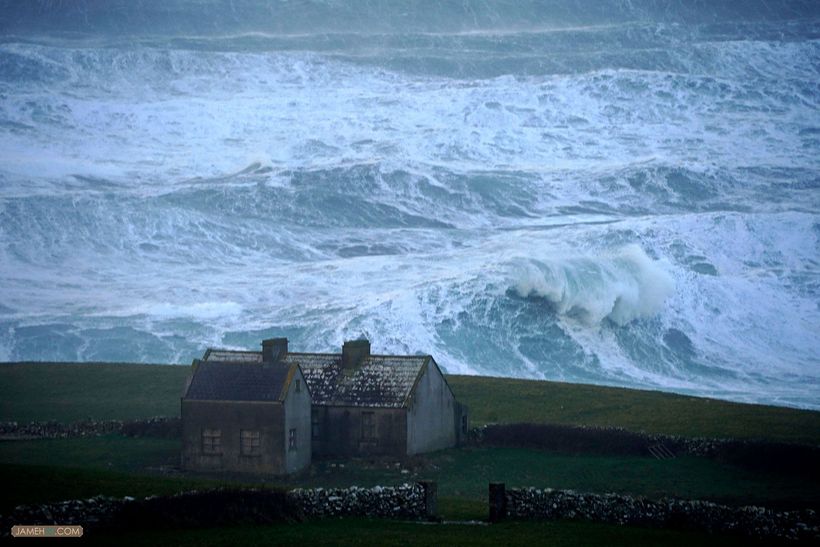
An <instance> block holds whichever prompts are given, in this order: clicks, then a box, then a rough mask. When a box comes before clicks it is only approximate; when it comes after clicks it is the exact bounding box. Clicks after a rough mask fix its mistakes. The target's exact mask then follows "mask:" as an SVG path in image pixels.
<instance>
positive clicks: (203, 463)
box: [182, 400, 287, 474]
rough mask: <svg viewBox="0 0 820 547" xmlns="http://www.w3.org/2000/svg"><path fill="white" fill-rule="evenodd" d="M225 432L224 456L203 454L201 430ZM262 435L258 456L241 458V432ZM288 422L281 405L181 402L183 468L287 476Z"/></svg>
mask: <svg viewBox="0 0 820 547" xmlns="http://www.w3.org/2000/svg"><path fill="white" fill-rule="evenodd" d="M203 429H220V430H221V431H222V454H220V455H208V454H203V452H202V430H203ZM242 429H250V430H257V431H259V432H260V442H261V450H260V454H259V455H258V456H244V455H242V454H240V433H239V432H240V430H242ZM285 435H286V430H285V419H284V412H283V406H282V404H281V403H278V402H228V401H214V402H211V401H186V400H183V401H182V467H183V469H187V470H193V471H238V472H249V473H260V474H262V473H271V474H284V473H286V472H287V467H286V461H285V450H284V448H285V445H284V442H286V441H284V442H283V439H284V438H285Z"/></svg>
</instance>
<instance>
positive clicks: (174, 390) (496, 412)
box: [0, 363, 820, 444]
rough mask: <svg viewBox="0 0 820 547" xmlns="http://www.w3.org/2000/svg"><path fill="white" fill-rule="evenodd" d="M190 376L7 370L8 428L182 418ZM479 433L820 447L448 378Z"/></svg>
mask: <svg viewBox="0 0 820 547" xmlns="http://www.w3.org/2000/svg"><path fill="white" fill-rule="evenodd" d="M189 370H190V369H189V367H187V366H170V365H168V366H161V365H135V364H89V363H84V364H79V363H77V364H75V363H71V364H56V363H14V364H0V420H16V421H31V420H57V421H62V422H72V421H77V420H82V419H85V418H96V419H133V418H142V417H149V416H177V415H179V397H180V392H181V390H182V385H183V383H184V381H185V377H186V376H187V375H188V373H189ZM447 380H448V382H449V383H450V386H451V387H452V388H453V390H454V391H455V393H456V396H457V397H458V398H459V399H460V400H462V401H463V402H465V403H466V404H467V405H469V406H470V412H471V420H472V423H473V425H480V424H484V423H492V422H497V423H503V422H507V423H511V422H542V423H559V424H567V425H595V426H611V427H623V428H626V429H630V430H634V431H646V432H650V433H664V434H670V435H684V436H696V437H697V436H705V437H737V438H763V439H769V440H778V441H792V442H804V443H811V444H820V412H813V411H805V410H797V409H791V408H781V407H772V406H763V405H747V404H739V403H730V402H726V401H718V400H715V399H705V398H698V397H685V396H681V395H674V394H669V393H661V392H657V391H640V390H633V389H622V388H612V387H602V386H590V385H581V384H568V383H561V382H543V381H534V380H515V379H509V378H487V377H481V376H448V377H447Z"/></svg>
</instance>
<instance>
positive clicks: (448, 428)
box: [407, 358, 456, 455]
mask: <svg viewBox="0 0 820 547" xmlns="http://www.w3.org/2000/svg"><path fill="white" fill-rule="evenodd" d="M455 407H456V401H455V398H454V397H453V393H452V392H451V391H450V388H449V386H448V385H447V382H446V381H445V380H444V376H442V374H441V371H440V370H439V368H438V366H436V364H435V361H433V359H432V358H431V359H430V361H429V362H428V363H427V364H426V365H425V366H424V370H423V372H422V373H421V376H420V378H419V379H418V382H417V383H416V386H415V389H414V390H413V392H412V394H411V396H410V400H409V403H408V410H407V454H409V455H412V454H419V453H421V452H430V451H433V450H441V449H443V448H449V447H451V446H455V444H456V428H455V427H454V425H455V417H454V413H455Z"/></svg>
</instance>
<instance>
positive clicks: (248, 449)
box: [239, 429, 262, 456]
mask: <svg viewBox="0 0 820 547" xmlns="http://www.w3.org/2000/svg"><path fill="white" fill-rule="evenodd" d="M239 453H240V454H242V455H243V456H258V455H260V454H261V453H262V438H261V435H260V434H259V431H258V430H255V429H241V430H240V431H239Z"/></svg>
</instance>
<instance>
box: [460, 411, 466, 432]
mask: <svg viewBox="0 0 820 547" xmlns="http://www.w3.org/2000/svg"><path fill="white" fill-rule="evenodd" d="M461 432H462V433H463V434H464V435H466V434H467V415H466V414H462V415H461Z"/></svg>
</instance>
